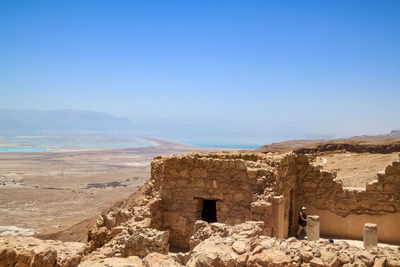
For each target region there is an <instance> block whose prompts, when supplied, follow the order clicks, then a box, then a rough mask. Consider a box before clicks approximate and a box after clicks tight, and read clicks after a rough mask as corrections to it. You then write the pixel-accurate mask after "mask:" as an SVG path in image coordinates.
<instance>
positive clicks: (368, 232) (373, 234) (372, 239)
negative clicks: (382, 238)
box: [363, 223, 378, 248]
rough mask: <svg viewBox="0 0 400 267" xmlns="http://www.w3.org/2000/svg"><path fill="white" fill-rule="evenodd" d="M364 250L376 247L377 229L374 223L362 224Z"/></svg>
mask: <svg viewBox="0 0 400 267" xmlns="http://www.w3.org/2000/svg"><path fill="white" fill-rule="evenodd" d="M363 241H364V248H367V247H370V246H377V245H378V227H377V225H376V224H374V223H366V224H364V237H363Z"/></svg>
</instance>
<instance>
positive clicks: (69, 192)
mask: <svg viewBox="0 0 400 267" xmlns="http://www.w3.org/2000/svg"><path fill="white" fill-rule="evenodd" d="M153 143H154V145H153V146H148V147H139V148H126V149H89V150H82V151H74V152H36V153H0V211H1V212H0V235H10V234H11V235H36V236H39V237H41V238H57V239H62V240H65V241H85V240H84V239H85V238H86V232H87V229H89V228H90V227H91V226H92V224H93V223H94V221H95V219H96V216H97V215H98V214H100V213H101V211H102V210H104V209H106V208H107V207H109V206H111V205H113V204H114V203H115V202H117V201H119V200H122V199H124V198H127V197H128V196H130V195H131V194H132V193H134V192H135V191H136V190H137V189H138V188H139V187H140V186H141V185H142V184H143V183H145V182H146V181H147V180H148V178H149V177H150V162H151V160H152V159H153V158H154V157H155V156H159V155H170V154H175V153H185V152H188V151H193V150H203V151H210V150H216V149H215V148H214V149H213V148H201V147H192V146H187V145H182V144H178V143H173V142H167V141H162V140H153ZM71 227H72V228H71ZM68 229H70V230H68Z"/></svg>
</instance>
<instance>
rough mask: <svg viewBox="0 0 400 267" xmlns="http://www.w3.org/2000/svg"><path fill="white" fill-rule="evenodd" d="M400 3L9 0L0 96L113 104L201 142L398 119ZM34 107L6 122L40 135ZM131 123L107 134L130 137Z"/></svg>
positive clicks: (95, 107) (8, 103) (6, 102)
mask: <svg viewBox="0 0 400 267" xmlns="http://www.w3.org/2000/svg"><path fill="white" fill-rule="evenodd" d="M399 13H400V2H399V1H351V2H349V1H250V2H249V1H186V2H184V1H145V2H137V1H119V0H117V1H94V0H88V1H2V2H1V3H0V31H1V33H2V34H1V35H0V44H1V49H0V108H4V109H18V110H19V109H32V110H39V111H54V110H56V111H60V110H61V111H63V110H75V111H81V112H82V111H96V112H103V113H107V114H111V115H113V116H114V117H116V118H124V119H128V120H130V121H131V122H132V123H133V125H134V129H133V130H131V129H130V130H129V136H132V137H137V136H150V137H154V138H160V139H167V140H171V141H176V142H182V143H186V144H194V145H203V146H236V147H249V148H251V147H256V146H259V145H263V144H266V143H270V142H274V141H283V140H287V139H320V138H337V137H347V136H352V135H360V134H380V133H386V132H389V131H390V130H392V129H398V128H399V127H400V125H399V124H400V112H398V100H399V99H400V65H399V62H400V19H399V16H398V14H399ZM61 113H63V112H61ZM26 119H27V121H28V123H27V124H24V125H22V126H21V125H20V124H14V121H13V120H9V118H6V119H2V118H0V126H1V129H3V130H4V129H5V130H7V129H12V128H13V127H20V126H21V127H20V128H19V129H24V131H23V133H22V134H19V135H29V134H28V132H29V131H30V129H31V128H30V127H31V126H32V125H31V124H30V123H29V120H32V119H31V115H30V114H29V112H28V114H27V115H26ZM58 122H59V123H58V124H57V125H56V126H57V127H59V125H60V124H63V123H64V122H66V121H65V118H64V117H63V115H62V114H61V115H60V114H59V120H58ZM70 122H71V121H70ZM86 122H88V123H89V121H86ZM107 122H108V123H111V121H107ZM119 122H120V123H121V124H118V125H119V126H118V127H116V124H113V123H111V124H104V125H111V126H110V127H103V128H101V131H102V133H104V132H108V134H111V135H116V136H118V135H121V136H122V137H123V136H126V134H127V133H126V132H124V131H122V130H118V129H121V128H124V127H125V126H126V125H125V124H123V122H122V121H119ZM76 123H77V124H79V125H84V124H83V123H80V122H79V117H78V120H77V122H76ZM66 125H67V126H68V127H64V128H63V130H64V131H66V132H67V133H65V134H69V131H70V130H69V129H72V128H74V124H73V123H70V124H66ZM96 125H98V124H96ZM53 126H54V125H53ZM24 127H25V128H24ZM78 128H79V127H78ZM57 129H59V128H57ZM35 130H37V129H35ZM79 130H81V128H79ZM95 130H96V131H97V130H98V128H96V129H95ZM71 131H72V130H71ZM96 131H95V132H96ZM90 132H91V131H90ZM40 133H43V135H47V128H46V127H43V129H42V130H41V131H40ZM62 134H64V133H62ZM130 142H132V143H131V144H130ZM135 142H136V141H127V142H126V143H125V144H124V146H125V145H129V146H130V145H134V144H133V143H135ZM78 143H79V144H82V145H90V142H89V143H87V144H85V143H84V142H78ZM111 143H112V142H111ZM139 143H140V142H139ZM66 144H67V145H71V144H69V143H68V142H66ZM74 144H75V143H74ZM115 144H117V143H114V144H111V145H115ZM95 145H100V146H101V144H99V143H97V144H95ZM108 145H110V144H107V146H108ZM139 145H140V144H139Z"/></svg>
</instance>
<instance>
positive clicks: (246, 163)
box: [152, 153, 283, 247]
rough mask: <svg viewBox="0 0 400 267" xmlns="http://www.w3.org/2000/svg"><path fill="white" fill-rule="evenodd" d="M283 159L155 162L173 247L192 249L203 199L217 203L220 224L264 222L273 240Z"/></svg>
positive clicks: (242, 156) (224, 156)
mask: <svg viewBox="0 0 400 267" xmlns="http://www.w3.org/2000/svg"><path fill="white" fill-rule="evenodd" d="M282 158H283V156H282V155H279V156H265V155H263V154H261V153H260V154H254V153H249V154H246V153H207V154H205V153H189V154H185V155H178V156H170V157H160V158H157V159H155V160H154V161H153V163H152V168H153V170H154V171H153V172H152V178H153V179H154V180H155V183H157V184H159V186H160V195H161V199H162V211H163V215H162V218H163V220H162V221H163V222H162V227H161V228H162V229H169V230H171V235H170V242H171V244H172V245H174V246H178V247H188V244H189V238H190V237H191V236H192V234H193V226H194V223H195V222H196V220H198V219H201V211H202V201H203V199H207V200H216V201H217V202H216V208H217V220H218V222H222V223H226V224H230V225H233V224H237V223H240V222H244V221H248V220H262V221H265V222H266V226H265V229H264V230H265V231H266V233H267V234H269V235H271V234H272V232H273V228H274V222H273V221H271V219H270V218H271V217H274V216H273V212H274V209H273V207H272V206H273V205H272V198H273V196H274V195H275V190H274V182H275V181H276V174H277V169H276V167H275V166H278V164H279V162H280V160H281V159H282Z"/></svg>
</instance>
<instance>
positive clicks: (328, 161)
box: [313, 152, 400, 188]
mask: <svg viewBox="0 0 400 267" xmlns="http://www.w3.org/2000/svg"><path fill="white" fill-rule="evenodd" d="M399 160H400V158H399V153H391V154H371V153H349V152H338V153H332V152H326V153H321V154H319V155H318V156H316V157H315V159H314V160H313V164H314V165H320V166H322V169H323V170H328V171H335V172H336V173H337V177H336V179H337V180H341V181H342V183H343V186H344V187H357V188H365V185H366V183H368V182H370V181H372V180H374V178H375V177H376V174H377V173H378V172H380V171H384V170H385V168H386V166H388V165H389V164H391V163H392V162H393V161H399Z"/></svg>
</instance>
